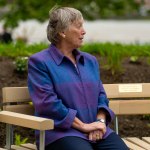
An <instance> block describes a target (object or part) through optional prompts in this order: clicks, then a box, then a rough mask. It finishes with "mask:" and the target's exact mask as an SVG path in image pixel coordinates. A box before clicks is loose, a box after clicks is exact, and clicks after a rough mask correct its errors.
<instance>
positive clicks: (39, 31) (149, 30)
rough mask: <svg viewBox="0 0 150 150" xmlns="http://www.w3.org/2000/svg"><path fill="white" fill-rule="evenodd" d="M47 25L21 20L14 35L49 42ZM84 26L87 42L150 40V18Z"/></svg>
mask: <svg viewBox="0 0 150 150" xmlns="http://www.w3.org/2000/svg"><path fill="white" fill-rule="evenodd" d="M46 26H47V21H46V22H44V23H43V24H41V23H39V22H37V21H36V20H30V21H27V22H20V25H19V27H17V28H15V29H14V30H13V32H12V33H13V34H12V35H13V38H14V39H16V38H18V37H22V38H27V40H28V43H35V42H47V39H46ZM0 27H1V26H0ZM84 27H85V30H86V32H87V34H86V36H85V39H84V41H85V42H95V41H100V42H107V41H109V42H122V43H135V42H139V43H148V42H150V20H149V21H133V20H132V21H115V20H98V21H92V22H89V21H85V24H84ZM0 31H1V29H0Z"/></svg>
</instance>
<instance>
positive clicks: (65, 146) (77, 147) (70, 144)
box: [45, 133, 129, 150]
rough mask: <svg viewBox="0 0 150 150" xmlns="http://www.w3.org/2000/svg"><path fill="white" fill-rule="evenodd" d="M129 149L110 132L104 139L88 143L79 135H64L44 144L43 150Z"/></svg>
mask: <svg viewBox="0 0 150 150" xmlns="http://www.w3.org/2000/svg"><path fill="white" fill-rule="evenodd" d="M59 149H60V150H129V149H128V148H127V146H126V145H125V143H124V142H123V141H122V139H121V138H120V137H119V136H118V135H117V134H116V133H111V134H110V135H109V136H108V137H107V138H106V139H104V140H101V141H99V142H97V143H92V144H91V143H90V142H89V141H87V140H84V139H82V138H79V137H74V136H70V137H64V138H61V139H59V140H57V141H55V142H54V143H51V144H49V145H48V146H46V148H45V150H59Z"/></svg>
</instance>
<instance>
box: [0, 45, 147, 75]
mask: <svg viewBox="0 0 150 150" xmlns="http://www.w3.org/2000/svg"><path fill="white" fill-rule="evenodd" d="M47 47H48V45H47V44H44V43H40V44H32V45H26V44H25V43H23V42H21V43H20V42H18V43H10V44H0V56H7V57H12V58H15V65H16V69H17V71H18V72H20V73H21V72H24V71H26V70H27V66H26V63H27V60H28V56H30V55H32V54H34V53H36V52H39V51H41V50H42V49H46V48H47ZM80 49H81V50H82V51H84V52H88V53H91V54H93V55H97V56H98V55H99V56H100V57H101V58H104V59H105V62H104V64H101V65H102V66H103V67H104V68H105V69H108V70H111V73H112V74H115V73H117V72H122V71H123V68H122V61H123V60H124V59H125V58H129V59H130V58H134V59H133V60H134V61H136V60H135V58H138V61H140V58H144V59H146V60H147V62H148V64H149V60H150V44H142V45H140V44H121V43H87V44H84V45H83V46H82V47H81V48H80ZM101 63H102V62H101Z"/></svg>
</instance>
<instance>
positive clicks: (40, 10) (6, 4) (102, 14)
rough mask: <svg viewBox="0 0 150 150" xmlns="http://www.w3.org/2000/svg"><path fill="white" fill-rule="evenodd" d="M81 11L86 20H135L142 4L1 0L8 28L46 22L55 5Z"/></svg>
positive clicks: (100, 0)
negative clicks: (26, 22)
mask: <svg viewBox="0 0 150 150" xmlns="http://www.w3.org/2000/svg"><path fill="white" fill-rule="evenodd" d="M56 4H57V5H60V6H70V7H75V8H77V9H79V10H80V11H81V12H82V13H83V16H84V18H85V19H87V20H89V19H90V20H93V19H99V18H133V17H137V16H139V9H140V4H139V3H136V2H135V0H83V1H81V0H76V1H70V0H49V1H48V0H37V1H36V0H25V1H22V0H0V9H2V8H3V9H4V8H5V9H4V11H2V12H1V15H0V19H3V20H5V24H6V26H11V27H15V26H17V23H18V21H19V20H27V19H37V20H39V21H45V20H47V19H48V12H49V10H50V9H51V8H52V7H53V6H54V5H56Z"/></svg>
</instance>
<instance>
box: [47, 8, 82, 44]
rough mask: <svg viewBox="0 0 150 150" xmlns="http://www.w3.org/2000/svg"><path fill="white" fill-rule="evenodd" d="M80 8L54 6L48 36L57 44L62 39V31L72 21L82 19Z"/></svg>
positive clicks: (50, 13)
mask: <svg viewBox="0 0 150 150" xmlns="http://www.w3.org/2000/svg"><path fill="white" fill-rule="evenodd" d="M82 18H83V17H82V14H81V12H80V11H79V10H77V9H75V8H71V7H54V8H52V9H51V10H50V12H49V23H48V26H47V38H48V40H49V41H50V42H51V43H53V44H57V43H58V42H59V40H60V35H59V33H60V32H63V31H64V30H66V29H67V28H68V27H69V25H70V24H71V23H73V22H74V21H77V20H79V19H82Z"/></svg>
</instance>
